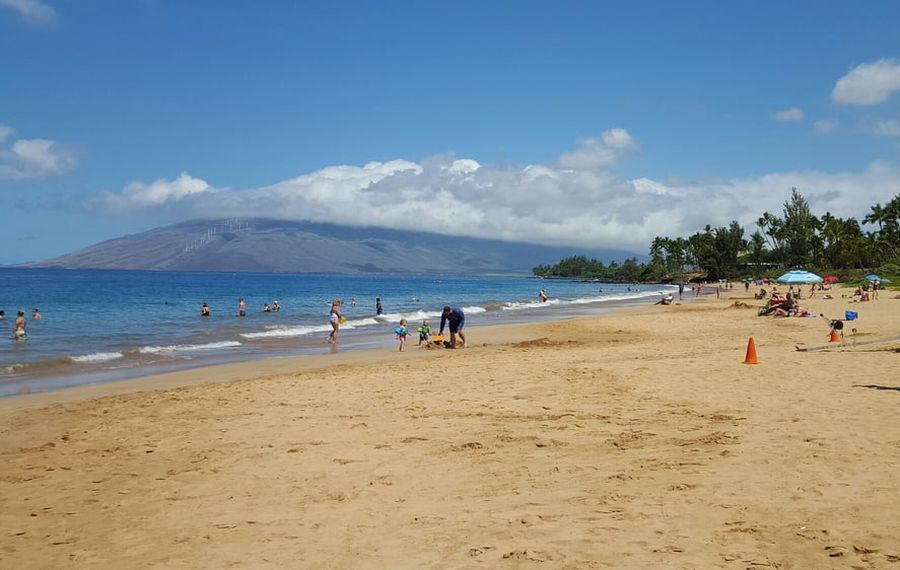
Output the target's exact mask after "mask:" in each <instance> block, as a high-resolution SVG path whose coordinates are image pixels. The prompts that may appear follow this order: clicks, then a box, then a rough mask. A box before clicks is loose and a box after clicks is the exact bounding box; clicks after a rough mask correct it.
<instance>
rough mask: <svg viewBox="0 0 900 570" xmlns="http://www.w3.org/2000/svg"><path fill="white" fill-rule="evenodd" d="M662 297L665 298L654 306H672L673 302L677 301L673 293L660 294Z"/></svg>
mask: <svg viewBox="0 0 900 570" xmlns="http://www.w3.org/2000/svg"><path fill="white" fill-rule="evenodd" d="M660 295H662V296H663V297H662V298H661V299H660V300H659V301H657V302H655V303H653V304H654V305H671V304H672V301H674V300H675V297H674V296H673V295H672V294H671V293H669V294H668V295H666V294H665V293H663V292H660Z"/></svg>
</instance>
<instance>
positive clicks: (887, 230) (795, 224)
mask: <svg viewBox="0 0 900 570" xmlns="http://www.w3.org/2000/svg"><path fill="white" fill-rule="evenodd" d="M863 224H868V225H869V226H870V227H871V228H872V229H871V230H870V231H866V230H865V229H863ZM756 225H757V227H758V229H757V230H756V231H755V232H753V234H751V235H750V236H749V237H748V238H745V237H744V228H743V227H741V225H740V224H739V223H738V222H736V221H732V222H731V223H730V224H728V225H727V226H722V227H717V228H713V227H711V226H706V227H705V228H704V229H703V231H699V232H697V233H695V234H693V235H692V236H690V237H687V238H684V237H675V238H670V237H662V236H658V237H656V238H654V239H653V241H652V243H651V244H650V252H649V254H650V255H649V257H650V259H649V261H647V262H646V263H639V262H638V260H637V259H636V258H632V259H628V260H626V261H625V262H623V263H621V264H619V263H616V262H612V263H610V264H609V265H604V264H603V262H601V261H597V260H595V259H588V258H587V257H585V256H572V257H568V258H566V259H563V260H562V261H560V262H559V263H557V264H555V265H539V266H537V267H535V268H533V270H532V272H533V273H534V275H536V276H539V277H564V278H580V279H599V280H603V281H623V282H635V281H653V282H656V281H666V280H670V279H680V278H684V277H685V276H687V275H691V274H693V275H694V276H700V277H702V278H704V279H711V280H714V279H737V278H743V277H760V276H763V275H769V274H771V273H775V272H778V271H780V270H783V269H788V268H796V267H800V268H804V269H807V270H809V271H814V272H818V273H841V274H843V275H844V276H847V277H851V278H855V277H859V276H861V275H862V274H864V273H866V272H869V271H878V272H879V274H881V273H883V274H885V275H890V276H897V275H898V274H900V194H897V196H895V197H894V198H893V199H891V200H890V201H889V202H888V203H887V204H885V205H881V204H875V205H874V206H872V207H871V208H870V212H869V213H868V214H867V215H866V216H865V217H864V218H863V220H862V223H860V222H859V221H858V220H857V219H856V218H852V217H850V218H840V217H836V216H834V215H832V214H831V213H830V212H826V213H825V214H824V215H823V216H821V217H819V216H816V215H815V214H813V213H812V211H811V209H810V207H809V203H808V202H807V200H806V199H805V198H804V197H803V196H802V195H801V194H800V192H798V191H797V189H796V188H792V189H791V196H790V198H788V199H787V201H785V202H784V205H783V207H782V212H781V216H778V215H775V214H772V213H770V212H763V214H762V215H761V216H760V217H759V219H758V220H757V222H756Z"/></svg>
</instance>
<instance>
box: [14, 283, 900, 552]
mask: <svg viewBox="0 0 900 570" xmlns="http://www.w3.org/2000/svg"><path fill="white" fill-rule="evenodd" d="M893 295H894V294H893V293H890V292H883V293H882V295H881V299H879V300H878V301H874V302H870V303H861V304H850V303H848V302H847V300H846V299H841V298H837V299H833V300H822V299H813V300H809V301H803V302H802V304H804V305H805V306H807V307H809V308H810V310H812V311H814V312H825V314H826V315H828V316H829V317H836V316H838V315H842V314H843V312H844V310H846V309H850V310H856V311H857V312H858V313H859V314H860V319H859V320H857V321H853V322H848V323H847V327H846V328H845V332H846V333H847V335H848V336H847V337H846V338H845V343H844V348H843V349H840V350H838V349H833V350H829V351H819V352H799V351H797V350H796V349H795V345H798V344H802V345H803V346H817V345H824V344H828V343H827V340H828V330H829V329H828V326H827V323H826V322H825V321H824V320H822V319H820V318H809V319H806V318H791V319H769V318H760V317H757V316H756V310H755V307H756V306H757V305H758V304H759V303H758V302H756V301H754V300H752V299H750V298H747V297H746V296H745V294H744V293H743V291H740V292H737V293H733V294H732V295H731V296H730V297H728V298H723V299H721V300H715V299H703V300H700V301H698V302H695V303H685V304H680V305H675V306H669V307H663V306H649V307H642V308H634V309H627V310H622V311H617V312H615V313H613V314H611V315H609V316H599V317H586V318H580V319H575V320H566V321H559V322H545V323H538V324H533V325H516V326H502V327H483V328H475V329H472V330H470V331H469V341H470V348H468V349H464V350H440V349H435V350H426V349H421V350H417V349H416V348H415V346H414V344H415V342H413V343H411V344H412V346H408V348H407V351H405V352H403V353H398V352H396V350H395V349H382V350H375V351H362V352H357V353H352V354H341V353H338V354H335V355H329V356H322V357H307V358H303V359H293V360H271V361H261V362H259V361H258V362H248V363H243V364H237V365H228V366H223V367H210V368H203V369H198V370H190V371H184V372H180V373H177V374H170V375H166V376H163V377H154V378H146V379H141V380H138V381H129V382H123V383H118V384H106V385H102V386H92V387H84V388H78V389H74V390H69V391H63V392H56V393H50V394H38V395H33V396H22V397H16V398H6V399H3V400H0V533H2V534H0V537H2V541H0V545H2V546H0V566H2V567H10V568H34V567H60V566H72V567H80V568H81V567H129V568H135V567H138V568H140V567H160V568H162V567H164V568H197V567H216V568H218V567H226V566H236V567H246V568H260V567H272V568H276V567H277V568H281V567H315V568H348V567H400V568H422V567H431V568H447V567H486V568H487V567H489V568H496V567H510V568H527V567H537V566H541V567H543V568H563V567H569V568H584V567H601V568H602V567H610V568H623V567H627V568H650V567H663V568H741V569H743V568H782V569H783V568H891V567H897V568H900V538H898V537H900V509H897V508H896V505H898V504H900V479H898V475H897V470H896V467H897V465H898V464H900V419H898V415H897V410H898V405H900V352H897V351H896V349H897V348H898V347H900V342H893V343H867V341H871V340H876V339H881V338H887V337H894V338H896V336H897V335H900V324H898V323H900V299H893V298H891V297H893ZM838 296H839V293H838ZM735 303H737V304H738V306H735ZM741 304H746V305H748V307H743V306H740V305H741ZM851 328H856V329H857V331H856V334H855V336H851V330H850V329H851ZM751 336H753V337H754V339H755V343H756V349H757V353H758V357H759V361H760V363H759V364H757V365H745V364H743V363H742V361H743V360H744V356H745V351H746V348H747V341H748V338H749V337H751ZM854 340H855V342H856V344H857V346H856V347H855V348H854V347H852V346H851V344H852V343H853V341H854ZM831 346H839V343H835V344H832V345H831Z"/></svg>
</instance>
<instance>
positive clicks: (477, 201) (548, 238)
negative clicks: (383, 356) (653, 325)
mask: <svg viewBox="0 0 900 570" xmlns="http://www.w3.org/2000/svg"><path fill="white" fill-rule="evenodd" d="M639 149H640V145H639V143H638V141H637V140H636V139H635V138H634V137H633V136H632V135H631V134H630V133H629V132H628V131H627V130H625V129H619V128H616V129H610V130H607V131H606V132H604V133H602V135H601V136H599V137H596V138H588V139H584V140H582V141H580V142H579V143H578V146H577V148H575V149H574V150H572V151H570V152H566V153H563V154H562V155H561V156H560V157H559V159H558V160H557V161H556V163H555V164H551V165H525V166H514V165H483V164H480V163H479V162H477V161H476V160H473V159H470V158H464V159H460V158H456V157H453V156H437V157H431V158H428V159H425V160H422V161H421V162H412V161H408V160H402V159H397V160H391V161H387V162H370V163H368V164H365V165H362V166H354V165H335V166H329V167H326V168H322V169H320V170H317V171H314V172H310V173H308V174H303V175H301V176H297V177H295V178H291V179H288V180H284V181H282V182H278V183H275V184H272V185H269V186H264V187H259V188H249V189H240V190H237V189H231V188H227V187H216V186H215V185H214V184H212V183H210V182H208V181H206V180H202V179H200V178H197V177H194V176H191V175H190V174H188V173H186V172H184V173H182V174H181V175H180V176H178V177H177V178H175V179H173V180H165V179H163V180H156V181H154V182H151V183H143V182H132V183H130V184H128V185H127V186H126V187H125V188H123V189H122V190H121V191H119V192H115V193H109V194H106V195H105V197H104V203H105V206H106V207H107V208H109V209H110V210H111V211H113V212H116V213H118V214H131V215H135V214H137V215H143V214H145V213H147V212H148V211H153V210H166V211H167V212H168V213H169V214H170V215H174V216H176V217H181V218H182V219H189V218H197V217H211V216H215V217H225V216H234V217H270V218H277V219H283V220H297V221H313V222H329V223H335V224H341V225H348V226H357V227H363V226H375V227H384V228H395V229H416V230H423V231H431V232H436V233H440V234H446V235H458V236H467V237H478V238H489V239H502V240H507V241H524V242H533V243H544V244H551V245H572V246H582V247H586V246H588V247H589V246H602V247H612V248H620V249H627V250H631V251H636V252H641V253H643V252H644V251H645V250H646V247H647V244H648V243H649V242H650V241H651V240H652V239H653V238H654V237H655V236H658V235H667V236H674V235H688V234H690V233H693V232H695V231H698V230H700V229H702V227H703V226H705V225H706V224H712V225H717V224H719V225H725V224H727V223H728V222H729V221H731V220H733V219H735V220H738V221H739V222H741V223H742V224H744V225H745V226H747V229H748V230H751V229H752V226H753V224H754V223H755V221H756V219H757V218H758V217H759V215H760V214H761V213H762V212H763V211H765V210H769V211H779V210H780V208H781V204H782V203H783V202H784V201H785V199H786V198H787V196H788V195H789V193H790V189H791V188H792V187H797V188H798V189H800V191H801V192H802V193H803V194H804V195H805V196H806V197H807V199H808V200H809V202H810V204H811V205H812V206H813V208H814V209H815V211H817V212H821V213H824V212H825V211H830V212H832V213H833V214H835V215H840V216H851V215H853V216H857V217H862V216H863V215H864V214H865V213H866V212H867V210H868V207H869V206H870V205H871V204H873V203H875V202H878V201H886V200H888V199H890V198H891V197H892V196H893V195H895V194H896V192H897V188H898V187H900V171H898V169H897V168H896V166H894V165H891V164H888V163H885V162H873V163H871V164H870V165H869V167H868V168H867V169H866V170H864V171H862V172H845V173H830V172H817V171H798V172H780V173H772V174H766V175H763V176H759V177H749V178H733V179H723V180H712V181H691V180H655V179H652V178H649V177H639V178H634V179H627V178H624V177H622V176H619V175H617V174H616V173H615V172H614V169H615V167H616V166H618V165H620V164H621V162H622V161H623V160H625V159H627V158H628V157H629V156H633V155H635V154H636V153H638V152H639ZM860 196H865V197H866V198H865V199H864V200H860V199H859V197H860Z"/></svg>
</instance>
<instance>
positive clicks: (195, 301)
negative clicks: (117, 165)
mask: <svg viewBox="0 0 900 570" xmlns="http://www.w3.org/2000/svg"><path fill="white" fill-rule="evenodd" d="M541 289H546V290H547V293H548V295H549V301H548V302H546V303H541V302H539V300H538V292H539V291H540V290H541ZM663 290H671V288H670V287H667V286H663V285H638V284H632V285H623V284H611V283H596V282H577V281H564V280H540V279H535V278H532V277H528V276H523V275H506V276H480V275H463V276H460V275H452V276H450V275H384V274H373V275H327V274H255V273H190V272H156V271H100V270H55V269H0V309H3V310H4V311H5V313H6V318H5V320H3V321H0V326H2V327H6V330H5V332H4V333H3V334H2V336H0V339H2V340H0V396H11V395H16V394H23V393H29V392H43V391H49V390H56V389H60V388H65V387H70V386H78V385H85V384H95V383H100V382H111V381H116V380H122V379H126V378H132V377H137V376H145V375H149V374H156V373H161V372H170V371H175V370H180V369H186V368H192V367H197V366H204V365H209V364H217V363H227V362H238V361H244V360H253V359H262V358H273V357H282V356H303V355H311V354H328V353H330V352H334V351H335V350H337V351H347V350H360V349H366V348H379V347H389V346H396V341H395V338H394V334H393V329H394V327H396V326H397V323H398V321H399V320H400V319H401V318H406V319H408V321H409V325H410V329H411V330H415V328H416V327H417V326H419V324H420V323H421V321H422V319H426V318H427V319H429V320H430V322H431V326H432V328H433V329H434V330H435V331H437V328H438V325H439V323H440V311H441V307H443V306H444V305H447V304H450V305H457V306H460V307H462V308H463V310H464V311H465V313H466V327H467V328H470V327H473V326H478V325H486V324H501V323H514V322H529V321H539V320H546V319H555V318H561V317H566V316H571V315H576V314H596V313H602V312H604V311H606V310H607V309H608V308H609V307H612V306H616V305H621V304H628V303H637V302H655V301H656V300H657V299H658V298H659V294H660V291H663ZM240 297H243V298H244V299H245V301H246V303H247V316H245V317H241V318H239V317H238V316H237V312H238V299H239V298H240ZM334 298H340V299H342V300H343V301H344V305H343V313H344V315H345V317H346V318H347V321H346V323H345V324H344V325H343V326H342V327H341V331H340V336H339V340H338V343H337V347H336V348H335V347H332V346H330V345H329V344H328V343H327V342H326V337H327V336H328V333H329V332H330V330H331V327H330V325H329V323H328V313H329V309H330V306H331V300H332V299H334ZM376 298H381V301H382V305H383V306H384V312H385V314H384V318H383V319H376V318H375V299H376ZM353 299H355V300H356V305H355V306H354V305H353V304H352V302H351V300H353ZM275 301H278V303H279V304H280V305H281V307H282V309H281V310H280V311H278V312H272V313H265V312H263V304H264V303H269V304H272V303H274V302H275ZM202 303H207V304H208V305H209V307H210V312H211V315H210V316H209V317H200V306H201V304H202ZM33 309H39V311H40V314H41V319H40V320H34V319H33V318H32V311H33ZM18 310H22V311H25V314H26V319H27V321H28V336H27V340H24V341H19V342H15V341H13V340H12V338H11V334H10V333H11V331H12V327H13V322H14V321H15V316H16V312H17V311H18ZM469 337H470V342H475V343H477V342H478V341H479V339H478V338H477V333H476V332H470V334H469ZM411 340H412V341H413V342H412V343H410V345H414V344H415V342H416V340H417V338H416V337H415V336H413V337H412V338H411ZM409 348H414V346H410V347H409Z"/></svg>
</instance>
